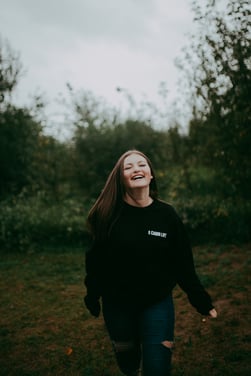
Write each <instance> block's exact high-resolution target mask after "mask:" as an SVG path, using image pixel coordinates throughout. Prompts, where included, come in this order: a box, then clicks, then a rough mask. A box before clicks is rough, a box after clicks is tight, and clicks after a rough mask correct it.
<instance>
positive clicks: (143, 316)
mask: <svg viewBox="0 0 251 376" xmlns="http://www.w3.org/2000/svg"><path fill="white" fill-rule="evenodd" d="M87 222H88V225H89V228H90V231H91V234H92V236H93V245H92V247H91V248H90V250H89V251H88V252H87V253H86V279H85V284H86V287H87V295H86V297H85V304H86V306H87V308H88V309H89V311H90V313H91V314H92V315H94V316H96V317H98V316H99V313H100V302H99V300H100V298H102V311H103V316H104V321H105V324H106V327H107V330H108V333H109V336H110V338H111V341H112V344H113V348H114V351H115V355H116V359H117V363H118V366H119V368H120V370H121V371H122V372H123V373H124V374H125V375H128V376H129V375H130V376H133V375H135V376H136V375H138V374H139V367H140V363H141V361H142V368H143V374H144V376H168V375H170V369H171V354H172V347H173V342H174V338H173V332H174V306H173V300H172V290H173V288H174V287H175V286H176V284H178V285H179V286H180V287H181V288H182V289H183V290H184V291H185V292H186V294H187V296H188V299H189V301H190V303H191V304H192V305H193V306H194V307H195V308H196V309H197V311H198V312H200V313H201V314H202V315H208V316H211V317H213V318H215V317H216V316H217V312H216V310H215V309H214V307H213V305H212V302H211V298H210V296H209V294H208V293H207V292H206V291H205V289H204V288H203V286H202V285H201V283H200V281H199V279H198V277H197V275H196V271H195V268H194V262H193V255H192V251H191V247H190V244H189V241H188V237H187V235H186V232H185V229H184V225H183V223H182V222H181V220H180V218H179V217H178V215H177V214H176V212H175V210H174V209H173V207H172V206H170V205H169V204H167V203H166V202H163V201H160V200H159V199H158V198H157V186H156V179H155V175H154V171H153V168H152V165H151V162H150V160H149V159H148V157H147V156H146V155H144V154H143V153H142V152H140V151H138V150H129V151H127V152H126V153H124V154H123V155H122V156H121V157H120V158H119V160H118V161H117V163H116V165H115V166H114V168H113V170H112V171H111V173H110V175H109V177H108V179H107V181H106V184H105V186H104V189H103V190H102V192H101V194H100V196H99V197H98V199H97V201H96V202H95V204H94V205H93V207H92V208H91V210H90V213H89V215H88V220H87Z"/></svg>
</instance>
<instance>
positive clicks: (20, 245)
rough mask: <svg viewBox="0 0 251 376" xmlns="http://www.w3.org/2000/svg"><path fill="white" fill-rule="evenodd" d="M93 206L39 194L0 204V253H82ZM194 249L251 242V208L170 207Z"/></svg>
mask: <svg viewBox="0 0 251 376" xmlns="http://www.w3.org/2000/svg"><path fill="white" fill-rule="evenodd" d="M91 204H92V202H89V201H87V200H85V201H84V200H82V201H81V199H78V198H76V197H75V198H67V199H64V200H62V201H55V200H54V201H53V200H52V199H51V198H48V197H46V196H45V195H43V194H41V193H40V194H38V195H37V196H36V197H29V198H27V197H26V198H25V197H23V196H18V197H15V198H12V199H9V200H7V201H4V202H1V207H0V223H1V227H0V247H1V249H7V250H20V251H23V250H37V249H43V248H48V247H51V248H54V249H55V248H59V249H62V248H65V247H68V246H71V247H82V246H84V245H85V244H86V243H87V241H88V234H87V232H86V228H85V220H86V216H87V211H88V209H89V207H90V205H91ZM172 204H173V205H174V207H175V208H176V210H177V212H178V214H179V215H180V216H181V218H182V220H183V221H184V223H185V226H186V227H187V229H188V232H189V235H190V238H191V241H192V243H193V244H196V245H198V244H205V243H228V244H229V243H244V242H248V241H250V239H251V236H250V234H251V232H250V229H251V226H250V224H251V204H250V203H244V202H242V201H239V202H236V201H233V200H226V201H219V199H216V198H215V197H210V196H208V197H203V198H198V197H197V198H196V199H195V198H193V199H179V200H177V199H176V201H175V202H172Z"/></svg>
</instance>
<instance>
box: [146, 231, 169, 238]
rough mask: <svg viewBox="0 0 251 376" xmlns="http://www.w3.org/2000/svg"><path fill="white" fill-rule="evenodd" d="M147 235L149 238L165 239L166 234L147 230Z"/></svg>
mask: <svg viewBox="0 0 251 376" xmlns="http://www.w3.org/2000/svg"><path fill="white" fill-rule="evenodd" d="M147 233H148V235H150V236H158V237H160V238H166V236H167V233H166V232H160V231H153V230H148V232H147Z"/></svg>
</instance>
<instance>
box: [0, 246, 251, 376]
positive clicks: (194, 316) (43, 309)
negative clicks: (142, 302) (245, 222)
mask: <svg viewBox="0 0 251 376" xmlns="http://www.w3.org/2000/svg"><path fill="white" fill-rule="evenodd" d="M250 250H251V245H250V244H247V245H242V246H238V247H237V246H233V245H229V246H219V247H216V246H213V247H209V246H207V247H198V248H195V249H194V256H195V261H196V266H197V272H198V274H199V276H200V278H201V280H202V281H203V283H204V285H205V286H206V287H207V289H208V291H209V292H210V293H211V295H212V296H213V298H214V302H215V305H216V308H217V310H218V312H219V317H218V319H217V320H207V321H206V322H205V323H204V322H202V321H201V316H200V315H199V314H198V313H197V312H196V311H195V310H194V309H193V308H192V307H191V306H190V305H189V303H188V300H187V298H186V296H185V294H184V293H183V292H182V291H181V290H180V288H179V287H176V288H175V290H174V297H175V306H176V330H175V332H176V347H175V350H174V355H173V376H202V375H203V376H209V375H210V376H230V375H231V376H235V375H238V376H247V375H250V374H251V364H250V344H251V322H250V321H251V320H250V316H251V315H250V301H249V299H250V298H249V297H250V274H251V273H250V272H251V271H250V265H251V257H250ZM1 255H2V256H1V259H0V275H1V280H0V289H1V291H0V292H1V295H0V321H1V326H0V338H1V342H0V375H3V376H14V375H15V376H52V375H53V376H71V375H72V376H121V374H120V372H119V371H118V369H117V366H116V363H115V360H114V356H113V353H112V348H111V344H110V341H109V339H108V337H107V333H106V330H105V328H104V324H103V319H102V317H100V318H98V319H95V318H92V317H91V316H90V315H89V313H88V312H87V311H86V309H85V307H84V305H83V296H84V294H85V289H84V285H83V277H84V275H83V271H84V253H83V251H82V250H77V249H76V250H70V251H68V252H66V251H64V252H62V253H59V252H58V251H50V252H49V251H47V252H41V253H26V254H20V253H12V254H10V253H9V254H4V253H3V252H2V254H1Z"/></svg>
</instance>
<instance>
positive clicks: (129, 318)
mask: <svg viewBox="0 0 251 376" xmlns="http://www.w3.org/2000/svg"><path fill="white" fill-rule="evenodd" d="M103 316H104V321H105V324H106V328H107V331H108V333H109V336H110V338H111V341H112V344H113V348H114V352H115V356H116V359H117V363H118V366H119V368H120V370H121V371H122V372H123V373H124V374H125V375H134V374H135V375H137V370H139V368H140V364H141V360H142V368H143V375H144V376H169V375H170V372H171V356H172V346H173V341H174V305H173V299H172V296H171V295H170V296H168V297H167V298H166V299H165V300H163V301H161V302H160V303H157V304H155V305H153V306H151V307H149V308H147V309H144V310H139V309H137V308H136V307H128V306H125V305H118V304H116V302H113V303H111V302H107V301H106V300H105V299H103Z"/></svg>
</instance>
